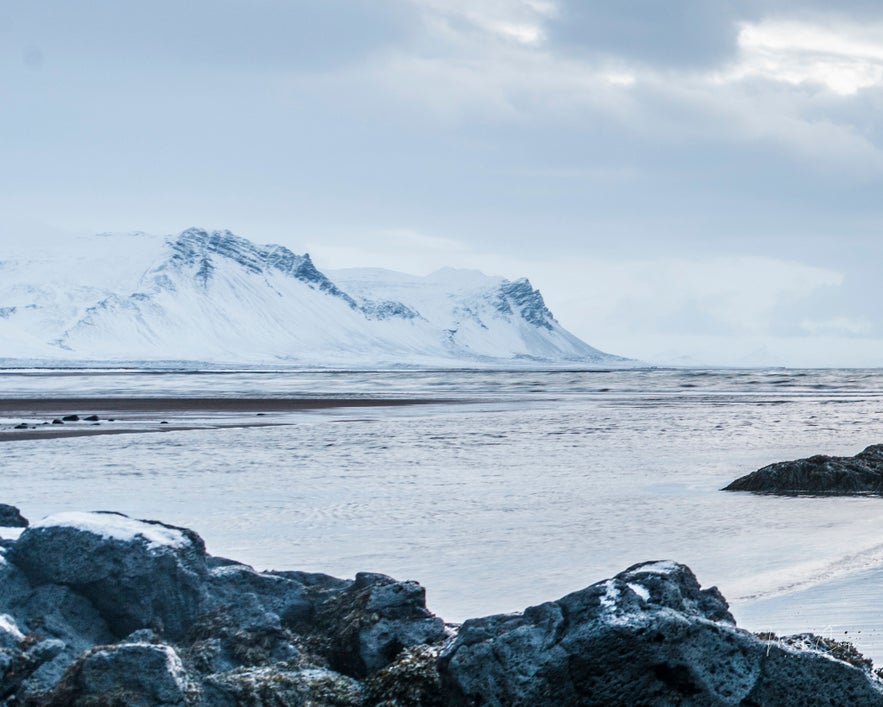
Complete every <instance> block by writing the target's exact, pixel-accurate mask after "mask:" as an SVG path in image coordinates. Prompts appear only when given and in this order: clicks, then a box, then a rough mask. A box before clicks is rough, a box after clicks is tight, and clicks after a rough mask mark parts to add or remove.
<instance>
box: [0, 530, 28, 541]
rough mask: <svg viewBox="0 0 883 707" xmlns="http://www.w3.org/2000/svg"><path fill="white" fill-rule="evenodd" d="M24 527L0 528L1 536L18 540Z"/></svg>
mask: <svg viewBox="0 0 883 707" xmlns="http://www.w3.org/2000/svg"><path fill="white" fill-rule="evenodd" d="M23 530H24V528H0V538H3V539H4V540H18V536H19V535H21V534H22V531H23Z"/></svg>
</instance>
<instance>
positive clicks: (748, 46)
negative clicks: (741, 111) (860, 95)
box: [722, 20, 883, 95]
mask: <svg viewBox="0 0 883 707" xmlns="http://www.w3.org/2000/svg"><path fill="white" fill-rule="evenodd" d="M881 38H883V26H881V25H870V26H869V25H856V24H846V23H843V22H839V23H837V24H836V25H832V24H820V23H818V22H817V23H807V22H795V21H786V20H764V21H761V22H757V23H744V24H743V25H742V26H741V29H740V32H739V48H740V50H741V57H740V60H739V62H738V63H737V65H736V66H735V67H733V68H732V69H731V70H730V71H729V72H727V73H725V74H723V76H722V78H723V79H724V80H736V79H742V78H746V77H761V78H766V79H771V80H773V81H782V82H785V83H790V84H804V83H811V84H817V85H819V86H824V87H826V88H828V89H829V90H831V91H834V92H835V93H838V94H841V95H852V94H854V93H856V92H857V91H860V90H861V89H864V88H869V87H871V86H879V85H881V84H883V39H881Z"/></svg>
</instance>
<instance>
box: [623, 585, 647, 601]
mask: <svg viewBox="0 0 883 707" xmlns="http://www.w3.org/2000/svg"><path fill="white" fill-rule="evenodd" d="M628 587H629V589H631V590H632V591H633V592H634V593H635V594H637V595H638V596H639V597H641V599H642V600H643V601H650V592H648V591H647V587H644V586H641V585H640V584H635V583H634V582H629V583H628Z"/></svg>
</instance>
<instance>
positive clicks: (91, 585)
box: [8, 513, 208, 639]
mask: <svg viewBox="0 0 883 707" xmlns="http://www.w3.org/2000/svg"><path fill="white" fill-rule="evenodd" d="M8 559H9V560H11V561H12V562H13V563H14V564H16V565H17V566H18V567H20V568H21V569H22V570H23V571H24V573H25V575H26V576H27V578H28V580H29V581H30V582H31V584H33V585H35V586H40V585H45V584H53V585H62V586H65V587H70V588H71V589H73V590H75V591H76V592H78V593H79V594H81V595H82V596H83V597H85V598H86V599H88V600H89V601H90V602H92V604H93V605H94V606H95V608H96V609H98V611H99V613H100V614H101V616H102V618H103V619H104V621H105V622H107V625H108V626H109V627H110V630H111V631H112V632H113V633H114V634H115V635H116V636H117V637H118V638H122V637H124V636H126V635H128V634H129V633H131V632H132V631H135V630H137V629H140V628H145V627H149V628H155V629H159V630H160V631H162V632H163V633H165V634H167V635H168V636H169V637H171V638H173V639H174V638H180V637H181V636H182V635H183V633H184V632H185V630H186V628H187V626H188V625H189V623H190V622H191V621H192V620H193V619H195V618H196V617H197V616H198V615H200V614H201V613H202V607H203V601H204V599H205V584H206V578H207V576H208V570H207V568H206V564H205V545H204V543H203V542H202V539H201V538H200V537H199V536H198V535H197V534H196V533H194V532H193V531H191V530H188V529H186V528H176V527H174V526H170V525H166V524H164V523H159V522H157V521H135V520H133V519H131V518H128V517H127V516H124V515H121V514H117V513H94V514H60V515H59V516H57V517H56V520H55V521H54V522H53V523H50V524H45V525H40V524H37V525H32V526H31V527H29V528H28V529H27V530H25V531H24V532H23V533H22V534H21V537H20V538H19V540H18V542H17V543H16V544H15V545H14V546H13V548H12V549H11V550H10V552H9V555H8Z"/></svg>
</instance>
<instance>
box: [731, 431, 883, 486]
mask: <svg viewBox="0 0 883 707" xmlns="http://www.w3.org/2000/svg"><path fill="white" fill-rule="evenodd" d="M723 490H724V491H752V492H754V493H769V494H780V495H787V496H791V495H797V494H815V495H819V496H863V495H883V444H873V445H871V446H870V447H868V448H866V449H865V450H863V451H861V452H859V453H858V454H856V455H855V456H854V457H829V456H827V455H824V454H817V455H815V456H812V457H808V458H806V459H796V460H794V461H786V462H776V463H775V464H770V465H769V466H765V467H763V468H762V469H758V470H757V471H754V472H752V473H750V474H747V475H746V476H742V477H740V478H738V479H736V480H735V481H734V482H733V483H731V484H730V485H729V486H726V487H725V488H724V489H723Z"/></svg>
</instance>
